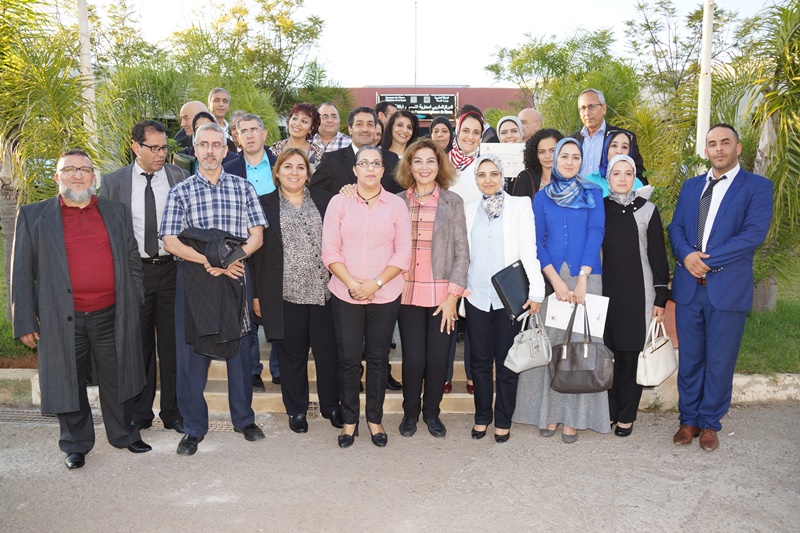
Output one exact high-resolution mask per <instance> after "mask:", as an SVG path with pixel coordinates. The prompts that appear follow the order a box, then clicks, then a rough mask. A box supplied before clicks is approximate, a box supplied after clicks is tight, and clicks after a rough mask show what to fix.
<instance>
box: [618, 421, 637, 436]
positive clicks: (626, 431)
mask: <svg viewBox="0 0 800 533" xmlns="http://www.w3.org/2000/svg"><path fill="white" fill-rule="evenodd" d="M631 433H633V422H631V426H630V427H627V428H621V427H619V424H617V429H615V430H614V435H616V436H617V437H628V436H630V434H631Z"/></svg>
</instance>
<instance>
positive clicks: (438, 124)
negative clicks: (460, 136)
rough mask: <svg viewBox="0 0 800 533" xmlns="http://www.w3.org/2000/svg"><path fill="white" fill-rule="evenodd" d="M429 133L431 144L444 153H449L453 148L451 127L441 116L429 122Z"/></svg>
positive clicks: (448, 121) (447, 120) (448, 120)
mask: <svg viewBox="0 0 800 533" xmlns="http://www.w3.org/2000/svg"><path fill="white" fill-rule="evenodd" d="M430 132H431V139H432V140H433V142H435V143H436V144H437V146H439V148H441V149H442V150H444V151H445V153H447V152H449V151H450V149H451V148H452V147H453V125H452V124H451V123H450V119H449V118H447V117H443V116H438V117H435V118H434V119H433V120H432V121H431V127H430Z"/></svg>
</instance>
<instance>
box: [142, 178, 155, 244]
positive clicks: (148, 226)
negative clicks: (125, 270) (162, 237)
mask: <svg viewBox="0 0 800 533" xmlns="http://www.w3.org/2000/svg"><path fill="white" fill-rule="evenodd" d="M154 175H155V174H149V173H147V172H142V176H144V177H145V178H147V186H145V188H144V253H146V254H147V256H148V257H156V256H157V255H158V221H157V219H156V195H155V194H153V183H152V181H153V176H154Z"/></svg>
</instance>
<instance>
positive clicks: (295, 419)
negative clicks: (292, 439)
mask: <svg viewBox="0 0 800 533" xmlns="http://www.w3.org/2000/svg"><path fill="white" fill-rule="evenodd" d="M289 429H291V430H292V431H294V432H295V433H308V421H307V420H306V415H294V416H290V417H289ZM245 438H247V437H245Z"/></svg>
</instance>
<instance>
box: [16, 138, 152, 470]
mask: <svg viewBox="0 0 800 533" xmlns="http://www.w3.org/2000/svg"><path fill="white" fill-rule="evenodd" d="M56 168H57V170H56V174H55V180H56V182H57V183H58V192H59V194H58V195H57V196H56V197H54V198H51V199H49V200H43V201H41V202H36V203H34V204H29V205H25V206H22V207H21V208H20V210H19V214H18V216H17V227H16V233H15V236H14V256H13V258H12V267H11V268H12V271H11V309H12V314H13V325H14V337H15V338H19V339H20V340H21V341H22V342H23V343H24V344H25V345H26V346H29V347H31V348H35V347H36V345H37V341H38V343H39V379H40V381H39V383H40V386H41V394H42V412H43V413H54V414H57V415H58V422H59V425H60V426H61V438H60V439H59V441H58V444H59V447H60V448H61V451H63V452H64V453H66V454H67V456H66V459H65V463H66V465H67V467H68V468H70V469H73V468H80V467H82V466H83V465H84V463H85V458H86V454H87V453H89V451H90V450H91V449H92V448H93V447H94V443H95V433H94V424H93V423H92V409H91V407H90V406H89V399H88V396H87V394H86V384H87V376H88V375H89V373H90V372H89V369H90V365H91V368H94V369H96V373H95V374H94V375H95V378H96V379H97V383H98V385H99V388H100V409H101V411H102V413H103V424H104V426H105V430H106V436H107V438H108V442H109V443H111V445H112V446H114V447H116V448H127V449H128V450H130V451H131V452H134V453H143V452H147V451H150V449H151V448H150V446H148V445H147V444H145V443H144V442H142V440H141V438H140V436H139V428H137V427H136V426H134V425H132V424H131V419H132V415H133V404H134V399H135V398H136V396H137V395H138V394H139V393H140V392H141V390H142V388H143V387H144V384H145V378H144V365H143V364H142V350H141V342H142V338H141V330H140V327H139V308H140V307H141V305H142V303H143V299H144V296H143V291H142V267H141V260H140V259H139V252H138V247H137V245H136V238H135V237H134V233H133V228H132V227H131V223H130V220H129V216H128V215H127V213H126V211H125V206H123V205H122V204H121V203H118V202H113V201H111V200H105V199H100V200H98V199H97V197H96V196H95V195H94V191H95V185H96V176H95V173H94V168H93V166H92V161H91V159H89V156H88V155H87V154H86V152H84V151H83V150H79V149H73V150H68V151H66V152H64V153H63V154H62V155H61V157H59V159H58V162H57V164H56ZM90 354H91V359H90Z"/></svg>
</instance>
